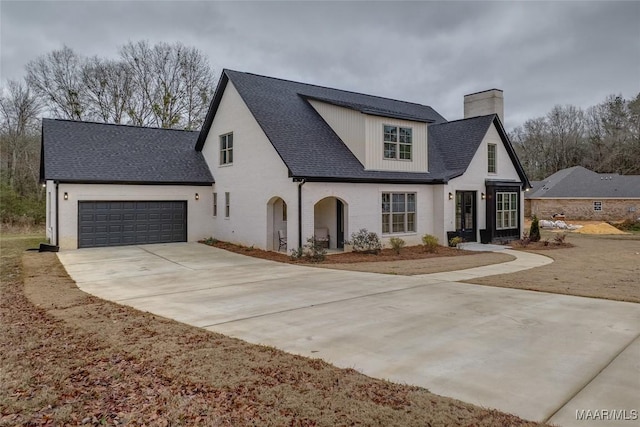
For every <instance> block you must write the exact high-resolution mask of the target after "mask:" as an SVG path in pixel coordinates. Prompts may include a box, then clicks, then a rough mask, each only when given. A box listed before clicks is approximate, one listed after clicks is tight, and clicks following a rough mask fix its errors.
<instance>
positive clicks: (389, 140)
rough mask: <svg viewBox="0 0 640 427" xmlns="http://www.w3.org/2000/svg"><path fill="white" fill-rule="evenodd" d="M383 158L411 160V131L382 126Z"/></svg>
mask: <svg viewBox="0 0 640 427" xmlns="http://www.w3.org/2000/svg"><path fill="white" fill-rule="evenodd" d="M383 139H384V158H385V159H391V160H411V144H412V143H413V129H411V128H406V127H400V126H391V125H384V137H383Z"/></svg>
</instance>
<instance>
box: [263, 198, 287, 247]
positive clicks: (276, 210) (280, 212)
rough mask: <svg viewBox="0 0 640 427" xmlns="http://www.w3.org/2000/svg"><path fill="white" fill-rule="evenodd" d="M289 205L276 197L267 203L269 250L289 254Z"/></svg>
mask: <svg viewBox="0 0 640 427" xmlns="http://www.w3.org/2000/svg"><path fill="white" fill-rule="evenodd" d="M287 215H288V212H287V203H286V202H285V201H284V199H283V198H282V197H278V196H274V197H272V198H271V199H269V201H268V202H267V250H270V251H283V252H287V243H288V241H287V219H288V218H287Z"/></svg>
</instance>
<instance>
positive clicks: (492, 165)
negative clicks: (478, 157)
mask: <svg viewBox="0 0 640 427" xmlns="http://www.w3.org/2000/svg"><path fill="white" fill-rule="evenodd" d="M497 159H498V146H497V145H496V144H488V145H487V172H489V173H496V172H497V171H498V163H497Z"/></svg>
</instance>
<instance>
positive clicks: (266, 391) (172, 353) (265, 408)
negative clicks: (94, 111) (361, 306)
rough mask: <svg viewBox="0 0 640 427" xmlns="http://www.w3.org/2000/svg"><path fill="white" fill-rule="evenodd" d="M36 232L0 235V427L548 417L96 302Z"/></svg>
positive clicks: (489, 421) (495, 422) (502, 422)
mask: <svg viewBox="0 0 640 427" xmlns="http://www.w3.org/2000/svg"><path fill="white" fill-rule="evenodd" d="M5 237H6V238H5ZM39 241H40V238H31V237H26V238H18V237H16V236H1V237H0V249H1V254H2V266H1V267H2V268H1V284H0V292H1V298H0V324H2V328H1V329H0V367H1V369H0V425H1V426H14V425H44V424H52V425H66V424H69V425H79V424H82V423H86V424H93V425H116V424H119V425H120V424H130V425H142V424H146V425H230V426H244V425H278V426H280V425H295V426H336V425H380V426H392V425H397V426H429V425H432V426H444V425H466V426H520V425H527V426H528V425H531V426H533V425H541V424H538V423H532V422H527V421H524V420H522V419H520V418H518V417H515V416H512V415H508V414H505V413H502V412H499V411H496V410H489V409H485V408H480V407H477V406H473V405H470V404H467V403H464V402H461V401H457V400H454V399H450V398H446V397H442V396H438V395H434V394H432V393H429V392H428V391H427V390H425V389H422V388H418V387H412V386H407V385H399V384H393V383H390V382H386V381H382V380H377V379H372V378H369V377H366V376H364V375H362V374H360V373H358V372H356V371H354V370H349V369H346V370H345V369H338V368H336V367H334V366H332V365H329V364H327V363H325V362H323V361H320V360H317V359H308V358H304V357H299V356H294V355H291V354H287V353H284V352H282V351H279V350H276V349H274V348H270V347H264V346H256V345H252V344H248V343H246V342H243V341H240V340H237V339H232V338H228V337H225V336H223V335H219V334H215V333H212V332H207V331H204V330H201V329H198V328H195V327H190V326H187V325H184V324H181V323H178V322H174V321H171V320H167V319H164V318H159V317H157V316H153V315H151V314H149V313H143V312H139V311H137V310H134V309H132V308H128V307H123V306H120V305H117V304H115V303H111V302H107V301H103V300H100V299H98V298H95V297H93V296H90V295H88V294H85V293H83V292H82V291H80V290H79V289H78V288H77V287H76V286H75V283H74V282H73V281H72V280H71V279H70V278H69V277H68V276H67V274H66V272H65V271H64V269H63V268H62V266H61V265H60V263H59V262H58V260H57V257H56V255H55V254H53V253H27V254H24V255H23V251H24V249H26V248H28V247H36V246H37V243H38V242H39Z"/></svg>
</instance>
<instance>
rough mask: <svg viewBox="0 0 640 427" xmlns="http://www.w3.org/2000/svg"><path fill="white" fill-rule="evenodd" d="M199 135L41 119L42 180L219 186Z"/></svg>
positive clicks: (126, 126) (185, 132)
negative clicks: (201, 149)
mask: <svg viewBox="0 0 640 427" xmlns="http://www.w3.org/2000/svg"><path fill="white" fill-rule="evenodd" d="M197 137H198V133H197V132H191V131H182V130H170V129H158V128H145V127H138V126H128V125H114V124H104V123H93V122H80V121H72V120H58V119H43V120H42V147H43V152H42V157H41V159H42V160H41V161H42V162H43V163H42V165H41V174H42V176H41V179H43V180H56V181H63V182H105V183H108V182H113V183H160V184H162V183H165V184H196V185H206V184H211V183H213V182H214V180H213V177H212V175H211V172H210V171H209V168H208V167H207V164H206V162H205V160H204V157H203V155H202V153H201V152H199V151H196V150H195V149H194V146H195V142H196V139H197Z"/></svg>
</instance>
